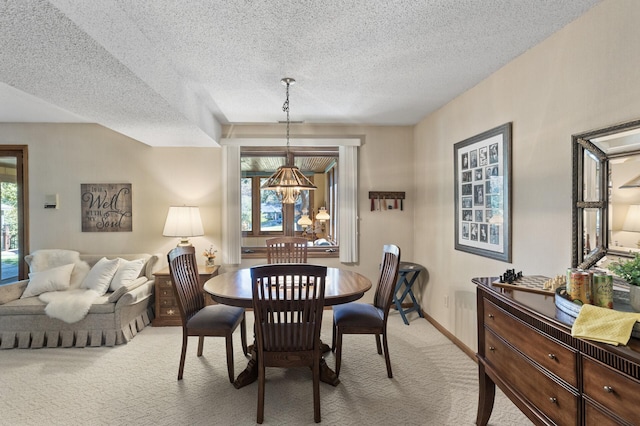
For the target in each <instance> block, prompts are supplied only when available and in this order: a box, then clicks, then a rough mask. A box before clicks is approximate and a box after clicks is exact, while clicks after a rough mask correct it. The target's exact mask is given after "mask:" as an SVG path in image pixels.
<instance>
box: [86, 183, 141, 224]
mask: <svg viewBox="0 0 640 426" xmlns="http://www.w3.org/2000/svg"><path fill="white" fill-rule="evenodd" d="M80 190H81V197H80V199H81V203H82V204H81V206H82V232H131V230H132V203H131V184H130V183H83V184H81V185H80Z"/></svg>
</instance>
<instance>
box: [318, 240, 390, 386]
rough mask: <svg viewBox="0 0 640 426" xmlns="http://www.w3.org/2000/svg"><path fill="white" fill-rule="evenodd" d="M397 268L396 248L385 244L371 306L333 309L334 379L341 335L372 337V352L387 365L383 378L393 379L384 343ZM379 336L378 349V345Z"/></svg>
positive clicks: (340, 345)
mask: <svg viewBox="0 0 640 426" xmlns="http://www.w3.org/2000/svg"><path fill="white" fill-rule="evenodd" d="M399 264H400V247H398V246H395V245H393V244H386V245H385V246H384V248H383V250H382V263H381V264H380V275H379V277H378V287H377V288H376V294H375V296H374V298H373V304H372V305H368V304H366V303H354V302H351V303H347V304H345V305H337V306H334V307H333V342H332V344H331V349H332V350H334V351H336V376H337V375H339V374H340V364H341V363H342V335H343V334H373V335H375V338H376V348H377V349H378V353H379V354H382V347H383V346H384V358H385V362H386V363H387V376H389V378H391V377H393V373H392V372H391V359H390V358H389V344H388V342H387V319H388V318H389V309H390V307H391V303H392V301H393V293H394V290H395V288H396V281H397V280H398V265H399ZM380 336H382V345H381V344H380Z"/></svg>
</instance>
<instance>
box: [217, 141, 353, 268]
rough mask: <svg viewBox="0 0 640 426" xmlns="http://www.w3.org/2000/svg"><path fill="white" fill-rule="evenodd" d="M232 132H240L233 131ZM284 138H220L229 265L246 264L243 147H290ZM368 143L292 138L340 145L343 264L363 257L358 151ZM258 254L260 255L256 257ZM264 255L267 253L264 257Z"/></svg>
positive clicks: (320, 144)
mask: <svg viewBox="0 0 640 426" xmlns="http://www.w3.org/2000/svg"><path fill="white" fill-rule="evenodd" d="M232 133H238V132H237V131H236V132H232ZM287 142H288V141H287V140H286V139H284V138H281V137H269V136H266V137H265V136H263V137H254V136H229V137H223V138H222V139H221V140H220V146H221V147H222V177H223V185H222V204H223V211H222V255H221V256H222V261H223V262H224V263H225V264H230V265H239V264H241V263H242V259H243V257H247V256H243V250H242V230H241V224H240V222H241V220H240V219H241V214H240V202H241V201H240V198H241V197H240V175H241V173H240V149H241V148H243V147H261V146H262V147H264V146H282V147H285V146H287ZM363 143H364V137H363V136H344V137H331V136H317V135H316V136H314V137H308V136H300V137H294V138H291V146H303V147H327V146H333V147H335V146H337V147H338V153H339V161H338V167H339V169H340V170H341V172H340V180H339V183H338V187H339V195H338V200H337V203H338V204H337V205H339V206H340V208H339V211H338V214H337V216H338V217H339V221H340V226H339V230H338V239H339V241H340V250H339V259H340V262H341V263H346V264H355V263H358V262H359V261H360V260H359V231H358V228H359V226H358V222H359V216H358V210H359V208H358V187H359V184H358V175H359V173H358V168H359V167H358V163H359V162H358V157H359V155H358V151H359V148H360V147H361V146H362V144H363ZM256 257H258V256H256ZM263 257H264V256H263Z"/></svg>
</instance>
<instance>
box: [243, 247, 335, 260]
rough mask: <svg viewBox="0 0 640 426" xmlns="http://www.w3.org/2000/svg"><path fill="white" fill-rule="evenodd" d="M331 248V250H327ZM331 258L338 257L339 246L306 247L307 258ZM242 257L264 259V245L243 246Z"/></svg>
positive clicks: (265, 255)
mask: <svg viewBox="0 0 640 426" xmlns="http://www.w3.org/2000/svg"><path fill="white" fill-rule="evenodd" d="M329 250H332V251H329ZM314 257H315V258H332V257H340V247H326V246H325V247H309V248H308V249H307V258H314ZM242 258H243V259H266V258H267V248H266V247H243V248H242Z"/></svg>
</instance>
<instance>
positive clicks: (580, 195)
mask: <svg viewBox="0 0 640 426" xmlns="http://www.w3.org/2000/svg"><path fill="white" fill-rule="evenodd" d="M638 128H640V120H634V121H628V122H625V123H620V124H616V125H613V126H610V127H605V128H602V129H597V130H591V131H589V132H584V133H579V134H576V135H572V136H571V144H572V147H573V188H572V192H573V197H572V204H573V205H572V222H573V224H572V225H573V228H572V229H573V233H572V243H573V255H572V261H571V266H572V267H573V268H581V269H588V268H590V267H592V266H593V265H595V264H596V263H597V262H598V261H599V260H600V259H602V258H603V257H604V256H606V255H607V253H615V255H616V256H629V253H626V252H623V251H615V250H611V249H609V181H610V164H609V160H610V159H613V158H619V157H624V156H628V155H634V154H640V150H638V149H636V150H629V151H616V152H615V153H611V154H608V153H606V152H604V151H603V150H602V149H600V148H598V147H597V146H596V144H595V143H594V142H593V140H594V139H597V138H601V137H604V136H610V135H614V134H616V133H622V132H627V131H630V130H634V129H638ZM585 151H588V152H589V153H591V154H592V155H593V156H594V157H595V158H596V159H597V161H598V164H599V166H600V176H599V195H598V201H585V200H584V155H585ZM585 209H598V210H599V213H600V224H599V225H600V229H599V231H598V235H597V241H598V244H597V246H596V247H595V248H594V250H592V251H591V252H590V253H588V254H585V253H584V247H583V237H582V235H583V233H584V211H585Z"/></svg>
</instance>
